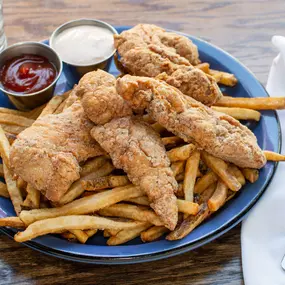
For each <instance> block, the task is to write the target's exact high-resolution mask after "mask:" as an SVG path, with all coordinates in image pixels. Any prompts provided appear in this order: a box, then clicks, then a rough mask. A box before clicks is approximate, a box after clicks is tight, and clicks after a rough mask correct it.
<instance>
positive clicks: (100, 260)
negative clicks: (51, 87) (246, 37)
mask: <svg viewBox="0 0 285 285" xmlns="http://www.w3.org/2000/svg"><path fill="white" fill-rule="evenodd" d="M116 28H119V29H127V28H130V27H126V26H120V27H116ZM176 33H179V34H182V35H184V36H187V37H191V38H192V39H194V40H195V39H196V40H197V41H200V42H202V43H203V44H206V45H209V46H212V47H213V48H215V49H217V50H219V51H220V52H222V53H225V54H226V55H227V56H228V57H230V58H231V59H232V60H234V61H236V62H237V63H238V64H240V65H241V66H242V67H243V68H245V69H246V70H247V71H248V72H249V73H250V74H251V76H252V77H253V78H254V79H255V80H256V82H257V83H258V84H259V85H260V87H262V89H263V90H264V92H265V94H266V95H267V96H269V95H268V93H267V91H266V90H265V88H264V86H263V85H262V84H261V83H260V82H259V81H258V79H257V78H256V77H255V76H254V74H253V73H252V72H251V71H250V70H249V69H248V68H247V67H246V66H244V65H243V64H242V63H241V62H240V61H239V60H237V59H236V58H234V57H233V56H232V55H230V54H229V53H228V52H226V51H224V50H222V49H221V48H219V47H217V46H215V45H213V44H211V43H209V42H207V41H204V40H202V39H200V38H197V37H194V36H191V35H187V34H184V33H180V32H176ZM273 114H274V117H275V118H276V122H277V127H278V138H279V141H278V152H280V149H281V144H282V142H281V140H282V137H281V128H280V121H279V116H278V113H277V112H276V111H274V112H273ZM276 167H277V163H275V164H274V167H273V171H272V174H271V177H270V178H269V180H268V181H267V183H266V184H265V185H264V186H263V188H262V189H260V192H259V195H258V196H257V197H256V198H255V200H252V201H251V203H250V204H249V206H248V207H247V208H245V209H244V210H243V211H242V212H240V213H239V214H238V215H237V216H236V217H235V218H234V219H233V220H231V221H230V222H228V223H226V224H225V225H223V226H221V227H220V228H219V229H218V230H216V231H215V232H213V233H212V234H211V233H209V235H207V236H205V237H204V238H202V239H200V240H199V241H196V242H193V243H191V244H189V245H183V246H180V247H177V248H175V249H169V250H166V251H163V252H158V253H152V254H142V255H140V256H129V257H98V256H96V257H93V256H84V257H82V256H81V255H77V254H70V253H66V252H64V253H63V252H62V251H60V250H55V249H51V248H50V247H46V246H43V245H39V244H38V243H37V242H34V241H29V242H26V243H23V244H24V245H26V246H28V247H30V248H33V249H36V250H38V251H40V252H43V253H46V254H48V255H51V256H56V257H59V258H63V259H67V260H72V261H78V262H87V263H95V264H129V263H139V262H147V261H152V260H158V259H162V258H166V257H170V256H174V255H177V254H180V253H184V252H186V251H189V250H193V249H195V248H197V247H200V246H202V245H204V244H206V243H208V242H210V241H212V240H214V239H215V238H217V237H219V236H221V235H222V234H224V233H225V232H227V231H228V230H230V229H231V228H233V227H234V226H235V225H237V224H238V223H239V222H240V221H241V220H242V219H243V218H244V217H245V215H246V214H247V213H248V211H249V210H250V209H251V208H252V207H253V206H254V205H255V204H256V202H257V201H258V200H259V199H260V197H261V196H262V195H263V193H264V192H265V190H266V188H267V187H268V185H269V184H270V182H271V180H272V178H273V177H274V175H275V172H276ZM0 230H1V231H2V232H4V233H5V234H7V235H8V236H10V237H13V235H14V232H13V231H12V230H10V229H0Z"/></svg>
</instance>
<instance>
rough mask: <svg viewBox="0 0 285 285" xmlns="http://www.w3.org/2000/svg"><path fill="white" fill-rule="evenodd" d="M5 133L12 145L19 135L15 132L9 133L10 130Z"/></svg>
mask: <svg viewBox="0 0 285 285" xmlns="http://www.w3.org/2000/svg"><path fill="white" fill-rule="evenodd" d="M5 135H6V138H7V139H8V141H9V144H10V145H11V144H12V143H13V142H14V141H15V139H16V138H17V136H16V135H15V134H11V133H8V132H5Z"/></svg>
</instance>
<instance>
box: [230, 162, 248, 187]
mask: <svg viewBox="0 0 285 285" xmlns="http://www.w3.org/2000/svg"><path fill="white" fill-rule="evenodd" d="M228 171H229V173H230V174H231V175H233V176H235V177H236V179H237V180H238V182H239V183H240V184H241V185H245V177H244V175H243V174H242V172H241V170H240V169H239V168H238V167H237V166H236V165H234V164H230V165H229V166H228Z"/></svg>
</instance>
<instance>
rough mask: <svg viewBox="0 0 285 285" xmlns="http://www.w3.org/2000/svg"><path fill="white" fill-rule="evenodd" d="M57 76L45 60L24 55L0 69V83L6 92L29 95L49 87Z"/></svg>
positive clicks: (38, 56)
mask: <svg viewBox="0 0 285 285" xmlns="http://www.w3.org/2000/svg"><path fill="white" fill-rule="evenodd" d="M56 75H57V72H56V69H55V67H54V66H53V64H52V63H50V62H49V61H48V59H47V58H45V57H43V56H40V55H33V54H24V55H22V56H17V57H14V58H13V59H11V60H8V61H6V62H5V63H4V65H3V66H2V67H1V69H0V81H1V83H2V85H3V87H4V88H5V89H6V90H7V91H12V92H17V93H23V94H29V93H33V92H36V91H39V90H42V89H44V88H46V87H47V86H49V85H50V84H51V83H52V82H53V81H54V79H55V77H56Z"/></svg>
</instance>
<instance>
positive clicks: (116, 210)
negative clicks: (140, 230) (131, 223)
mask: <svg viewBox="0 0 285 285" xmlns="http://www.w3.org/2000/svg"><path fill="white" fill-rule="evenodd" d="M99 214H100V215H101V216H108V217H122V218H128V219H133V220H136V221H141V222H149V223H151V224H153V225H155V226H162V225H163V222H162V221H161V220H160V218H159V217H158V216H157V215H156V214H155V212H154V211H153V210H151V209H149V208H145V207H142V206H136V205H129V204H115V205H111V206H109V207H107V208H104V209H101V210H99Z"/></svg>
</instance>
